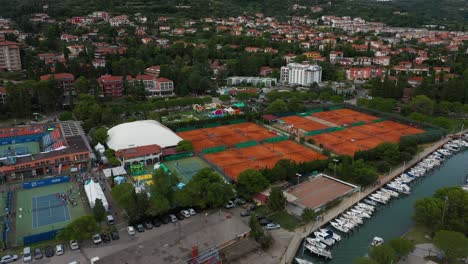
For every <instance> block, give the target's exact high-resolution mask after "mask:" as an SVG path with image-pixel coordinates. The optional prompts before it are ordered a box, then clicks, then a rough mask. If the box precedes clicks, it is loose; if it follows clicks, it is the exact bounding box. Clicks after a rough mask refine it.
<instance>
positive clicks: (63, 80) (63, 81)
mask: <svg viewBox="0 0 468 264" xmlns="http://www.w3.org/2000/svg"><path fill="white" fill-rule="evenodd" d="M40 79H41V81H47V80H50V79H54V81H55V83H56V84H57V87H58V88H59V89H62V90H63V98H62V105H70V101H71V97H75V96H76V91H75V88H74V87H73V82H74V81H75V77H74V76H73V74H71V73H56V74H46V75H42V76H41V77H40Z"/></svg>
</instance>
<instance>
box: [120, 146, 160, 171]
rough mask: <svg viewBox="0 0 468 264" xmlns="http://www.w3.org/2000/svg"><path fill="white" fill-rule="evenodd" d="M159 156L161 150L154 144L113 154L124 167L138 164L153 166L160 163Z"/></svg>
mask: <svg viewBox="0 0 468 264" xmlns="http://www.w3.org/2000/svg"><path fill="white" fill-rule="evenodd" d="M161 155H162V148H161V147H160V146H159V145H156V144H153V145H147V146H140V147H133V148H126V149H121V150H118V151H117V152H115V156H116V157H117V158H118V159H119V160H120V161H121V162H122V164H124V167H128V166H130V165H131V164H133V163H136V164H138V163H140V162H143V163H144V164H146V165H150V164H155V163H157V162H159V161H160V157H161Z"/></svg>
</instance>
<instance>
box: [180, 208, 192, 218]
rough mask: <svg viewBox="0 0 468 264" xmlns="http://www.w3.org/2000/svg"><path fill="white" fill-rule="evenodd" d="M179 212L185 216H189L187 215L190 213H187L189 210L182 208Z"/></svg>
mask: <svg viewBox="0 0 468 264" xmlns="http://www.w3.org/2000/svg"><path fill="white" fill-rule="evenodd" d="M180 213H181V214H182V215H183V216H184V217H185V218H189V217H190V213H189V211H187V210H182V211H180Z"/></svg>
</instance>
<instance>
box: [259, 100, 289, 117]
mask: <svg viewBox="0 0 468 264" xmlns="http://www.w3.org/2000/svg"><path fill="white" fill-rule="evenodd" d="M288 110H289V108H288V105H287V104H286V102H284V101H283V100H281V99H277V100H275V101H274V102H272V103H271V104H269V105H268V107H267V108H265V113H266V114H276V113H286V112H288Z"/></svg>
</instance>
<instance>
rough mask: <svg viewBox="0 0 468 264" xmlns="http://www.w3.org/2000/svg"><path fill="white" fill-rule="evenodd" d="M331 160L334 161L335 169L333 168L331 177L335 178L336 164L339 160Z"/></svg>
mask: <svg viewBox="0 0 468 264" xmlns="http://www.w3.org/2000/svg"><path fill="white" fill-rule="evenodd" d="M333 161H334V162H335V169H334V172H333V177H335V178H336V164H337V163H338V161H339V160H337V159H333Z"/></svg>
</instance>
